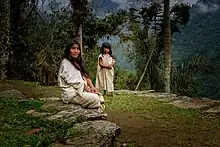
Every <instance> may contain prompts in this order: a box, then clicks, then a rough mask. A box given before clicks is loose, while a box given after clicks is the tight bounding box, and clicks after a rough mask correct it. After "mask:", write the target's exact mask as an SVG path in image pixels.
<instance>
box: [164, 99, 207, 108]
mask: <svg viewBox="0 0 220 147" xmlns="http://www.w3.org/2000/svg"><path fill="white" fill-rule="evenodd" d="M168 104H172V105H174V106H177V107H179V108H205V107H208V106H209V105H208V104H205V103H202V102H193V101H186V100H175V101H172V102H170V103H168Z"/></svg>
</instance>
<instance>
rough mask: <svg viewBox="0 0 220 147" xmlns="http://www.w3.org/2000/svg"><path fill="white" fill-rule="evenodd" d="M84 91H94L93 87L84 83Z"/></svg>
mask: <svg viewBox="0 0 220 147" xmlns="http://www.w3.org/2000/svg"><path fill="white" fill-rule="evenodd" d="M84 91H86V92H92V91H91V89H90V87H89V86H87V85H84Z"/></svg>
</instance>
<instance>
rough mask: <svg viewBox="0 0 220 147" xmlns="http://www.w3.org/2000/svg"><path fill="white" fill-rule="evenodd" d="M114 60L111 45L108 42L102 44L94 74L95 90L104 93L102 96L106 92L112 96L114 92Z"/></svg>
mask: <svg viewBox="0 0 220 147" xmlns="http://www.w3.org/2000/svg"><path fill="white" fill-rule="evenodd" d="M114 63H115V59H114V58H113V57H112V50H111V45H110V44H109V43H108V42H104V43H103V44H102V47H101V54H100V55H99V57H98V67H97V74H96V84H95V86H96V88H97V89H99V90H100V91H104V95H105V94H106V91H107V92H111V94H112V96H113V91H114V84H113V79H114V67H113V65H114Z"/></svg>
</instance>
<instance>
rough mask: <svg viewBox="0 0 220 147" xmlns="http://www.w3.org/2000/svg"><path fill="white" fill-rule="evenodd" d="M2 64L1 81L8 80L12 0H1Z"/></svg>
mask: <svg viewBox="0 0 220 147" xmlns="http://www.w3.org/2000/svg"><path fill="white" fill-rule="evenodd" d="M1 7H2V8H1V10H3V12H1V15H0V16H1V18H0V19H1V20H0V23H1V24H0V25H1V26H2V28H1V30H0V32H1V36H0V37H1V44H0V45H1V63H0V80H5V79H6V78H7V62H8V53H9V48H10V41H9V39H10V0H3V1H2V0H1Z"/></svg>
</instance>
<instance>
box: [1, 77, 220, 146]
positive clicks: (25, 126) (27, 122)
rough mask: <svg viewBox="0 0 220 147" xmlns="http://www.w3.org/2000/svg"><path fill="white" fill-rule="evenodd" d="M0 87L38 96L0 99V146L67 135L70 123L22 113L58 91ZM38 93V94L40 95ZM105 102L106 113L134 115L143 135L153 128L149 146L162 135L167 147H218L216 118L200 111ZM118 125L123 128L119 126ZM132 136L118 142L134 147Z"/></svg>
mask: <svg viewBox="0 0 220 147" xmlns="http://www.w3.org/2000/svg"><path fill="white" fill-rule="evenodd" d="M0 86H1V87H5V88H6V89H11V88H12V87H17V88H20V91H22V93H24V94H25V95H29V96H30V91H31V92H33V93H35V95H38V96H36V99H35V100H30V99H29V100H28V101H17V100H16V98H13V99H12V98H9V97H7V98H1V99H0V108H1V109H0V112H1V115H0V122H1V124H2V125H1V128H0V129H1V132H0V133H1V137H0V144H1V146H18V145H19V146H28V145H29V146H49V145H50V144H51V143H53V142H56V141H61V142H62V141H63V139H65V137H66V134H67V132H68V130H67V129H68V128H70V126H71V125H73V124H69V123H67V122H66V123H65V124H63V123H61V122H49V121H46V120H44V119H42V118H36V117H31V116H29V115H27V114H26V112H27V111H28V110H31V109H36V110H39V108H40V106H41V105H42V104H43V102H41V101H39V100H37V98H39V97H48V96H52V97H54V96H59V94H60V89H59V88H56V87H48V86H46V87H45V86H40V85H38V86H37V85H36V83H30V82H24V81H7V82H1V83H0ZM22 89H23V90H22ZM39 92H41V94H40V95H39ZM105 100H106V108H107V112H109V114H111V113H113V114H117V115H119V116H120V115H123V116H126V115H127V114H130V115H129V117H131V116H132V115H134V116H135V120H139V121H140V122H142V123H144V122H145V123H146V124H145V129H146V130H147V132H148V131H150V130H149V129H151V125H153V127H154V133H155V134H153V135H152V136H154V137H155V138H147V139H149V140H148V141H149V143H150V139H151V140H152V139H153V140H154V139H156V140H157V139H158V135H164V133H165V134H166V136H169V137H167V139H166V140H163V144H164V145H167V146H172V145H176V146H179V145H181V146H192V145H193V144H196V145H198V146H219V145H220V142H219V135H217V134H218V133H219V129H220V128H219V117H218V116H215V115H213V116H212V115H208V114H204V113H202V110H200V109H181V108H177V107H175V106H172V105H169V104H165V103H162V102H161V101H158V99H155V98H150V97H144V96H142V97H140V96H135V95H127V94H121V95H117V94H116V95H115V96H114V98H112V97H105ZM122 120H123V121H125V122H127V120H126V119H123V118H122ZM139 121H138V122H135V121H134V122H132V123H135V124H134V125H136V126H139V125H141V124H137V123H140V122H139ZM118 125H121V126H120V127H125V126H124V125H123V123H122V124H118ZM128 126H129V128H130V127H131V125H130V124H129V125H128ZM38 128H40V129H41V130H40V131H38V132H36V133H34V134H29V135H28V134H27V132H29V131H30V130H33V129H38ZM124 129H126V128H124ZM127 129H128V128H127ZM141 131H144V129H143V128H142V129H141ZM124 133H126V132H124ZM139 133H141V132H139ZM157 133H158V134H157ZM159 133H160V134H159ZM140 135H141V134H140ZM171 136H172V137H171ZM133 137H134V134H132V136H130V138H132V139H131V140H130V141H129V140H126V138H124V135H123V134H122V135H121V137H120V138H119V140H120V141H121V142H126V143H127V145H128V146H138V145H139V144H138V143H137V142H135V140H133V139H134V138H133ZM145 137H147V136H145ZM161 137H162V136H161ZM164 138H165V137H164V136H163V139H164ZM138 139H140V138H138ZM142 145H143V144H142ZM154 145H155V144H154Z"/></svg>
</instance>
